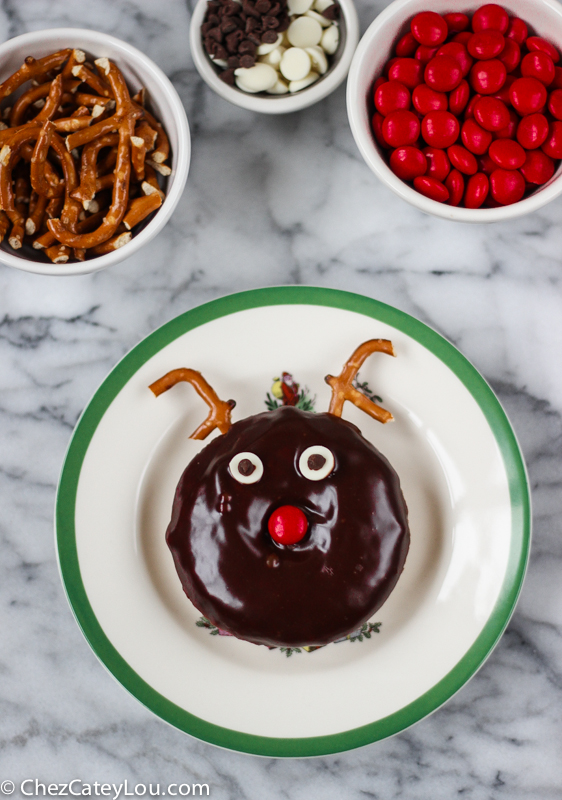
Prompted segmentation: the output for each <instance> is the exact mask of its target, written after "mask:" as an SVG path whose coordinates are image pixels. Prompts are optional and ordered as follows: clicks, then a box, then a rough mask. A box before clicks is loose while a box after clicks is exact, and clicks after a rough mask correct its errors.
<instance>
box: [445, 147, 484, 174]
mask: <svg viewBox="0 0 562 800" xmlns="http://www.w3.org/2000/svg"><path fill="white" fill-rule="evenodd" d="M447 155H448V156H449V161H450V162H451V164H452V165H453V167H455V169H457V170H458V171H459V172H462V173H463V175H474V173H475V172H477V171H478V162H477V161H476V159H475V158H474V156H473V155H472V153H471V152H470V151H468V150H467V149H466V148H465V147H462V146H461V145H460V144H453V145H451V147H449V148H448V149H447Z"/></svg>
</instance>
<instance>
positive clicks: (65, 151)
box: [0, 28, 191, 275]
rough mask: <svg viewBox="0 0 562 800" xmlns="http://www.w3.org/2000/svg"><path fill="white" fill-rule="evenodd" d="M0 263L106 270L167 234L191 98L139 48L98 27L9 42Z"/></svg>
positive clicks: (1, 55) (0, 61)
mask: <svg viewBox="0 0 562 800" xmlns="http://www.w3.org/2000/svg"><path fill="white" fill-rule="evenodd" d="M0 116H1V122H0V241H1V243H0V262H2V263H4V264H7V265H8V266H11V267H15V268H17V269H22V270H26V271H28V272H36V273H41V274H44V275H78V274H84V273H88V272H96V271H98V270H101V269H105V268H106V267H109V266H111V265H112V264H115V263H116V262H118V261H121V260H123V259H124V258H128V257H129V256H130V255H133V253H135V252H136V251H138V250H139V248H141V247H142V246H143V245H144V244H146V243H147V242H148V241H150V239H152V238H153V237H154V236H156V234H157V233H159V232H160V231H161V230H162V228H163V227H164V225H165V224H166V222H167V221H168V220H169V218H170V216H171V214H172V212H173V210H174V208H175V207H176V205H177V203H178V201H179V199H180V197H181V194H182V192H183V189H184V186H185V182H186V180H187V174H188V171H189V160H190V149H191V148H190V135H189V126H188V122H187V118H186V114H185V110H184V108H183V105H182V103H181V100H180V98H179V96H178V94H177V92H176V90H175V89H174V87H173V86H172V84H171V83H170V81H169V80H168V78H167V77H166V75H165V74H164V73H163V72H162V70H161V69H160V68H159V67H158V66H156V64H154V62H152V61H151V60H150V59H149V58H147V57H146V56H145V55H144V54H143V53H141V52H140V51H139V50H137V49H136V48H134V47H132V46H131V45H129V44H127V43H126V42H123V41H121V40H119V39H116V38H114V37H113V36H108V35H107V34H102V33H98V32H96V31H91V30H81V29H74V28H58V29H52V30H43V31H34V32H33V33H27V34H24V35H23V36H18V37H16V38H14V39H10V40H9V41H7V42H5V43H4V44H2V45H0Z"/></svg>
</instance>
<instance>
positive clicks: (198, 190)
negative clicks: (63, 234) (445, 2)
mask: <svg viewBox="0 0 562 800" xmlns="http://www.w3.org/2000/svg"><path fill="white" fill-rule="evenodd" d="M385 5H386V2H384V0H359V1H358V10H359V14H360V19H361V25H362V30H365V28H366V27H367V25H368V24H369V22H370V21H371V20H372V19H373V18H374V16H375V15H376V14H377V13H378V12H379V11H381V9H382V8H383V7H384V6H385ZM189 19H190V3H188V4H187V5H186V3H185V2H182V1H181V0H167V2H161V3H154V2H153V0H111V1H110V0H73V2H72V3H69V2H66V0H18V2H17V3H15V2H12V1H11V0H2V2H1V3H0V39H2V40H4V39H7V38H9V37H12V36H15V35H18V34H20V33H24V32H26V31H30V30H38V29H41V28H46V27H59V26H67V25H68V26H74V27H91V28H96V29H98V30H102V31H106V32H108V33H112V34H114V35H116V36H118V37H120V38H122V39H125V40H126V41H128V42H130V43H132V44H133V45H135V46H136V47H138V48H140V49H141V50H143V51H144V52H145V53H147V54H148V55H149V56H150V57H151V58H152V59H154V61H156V62H157V63H158V64H159V65H160V66H161V67H162V68H163V69H164V71H165V72H166V73H167V74H168V75H169V77H170V78H171V80H172V81H173V83H174V85H175V86H176V88H177V90H178V92H179V93H180V95H181V98H182V100H183V102H184V104H185V108H186V111H187V115H188V118H189V122H190V126H191V131H192V137H193V158H192V167H191V171H190V175H189V179H188V183H187V187H186V190H185V193H184V195H183V198H182V200H181V202H180V204H179V206H178V208H177V209H176V211H175V213H174V215H173V217H172V220H171V222H170V223H169V224H168V226H167V228H166V229H165V231H164V232H163V233H161V234H160V235H159V236H158V237H157V238H156V239H155V240H153V241H152V242H151V243H150V244H149V245H148V246H147V247H146V248H145V249H144V250H143V251H141V252H140V253H139V254H138V255H136V256H134V257H133V258H130V259H129V260H126V261H124V262H123V263H121V264H119V265H117V266H116V267H113V268H111V269H109V270H107V271H104V272H101V273H98V274H94V275H90V276H83V277H69V278H60V279H55V278H48V277H41V276H37V275H31V274H26V273H23V272H18V271H16V270H12V269H9V268H7V267H2V266H0V308H1V313H0V358H1V368H0V376H1V377H0V381H1V385H2V394H1V399H0V435H1V441H2V448H1V449H2V455H1V460H0V490H1V497H2V518H1V521H0V615H1V617H0V618H1V630H0V642H1V646H0V782H1V781H3V780H6V779H9V780H13V781H14V782H15V783H16V784H18V783H19V782H20V781H21V780H23V779H25V778H33V779H34V778H38V779H40V780H42V781H44V782H46V783H47V782H49V781H54V782H69V781H70V780H72V779H73V778H80V779H81V780H82V781H84V782H87V781H90V782H93V781H100V782H101V781H105V782H118V783H119V782H123V781H124V780H128V781H129V782H130V783H131V782H132V783H137V782H145V783H149V782H152V783H157V782H160V783H161V784H165V783H170V782H172V781H176V782H187V783H194V782H206V783H208V784H209V786H210V796H212V797H214V798H216V800H219V799H220V800H227V799H228V800H234V799H235V798H243V800H254V798H255V799H256V800H258V798H259V800H263V799H264V798H266V799H267V800H282V798H287V797H291V798H293V799H295V800H298V799H299V798H303V800H304V798H322V800H332V799H333V800H335V798H341V797H345V798H347V799H348V800H360V799H361V798H385V800H390V799H391V798H412V800H425V798H431V800H451V798H452V797H457V796H458V797H463V798H467V799H469V800H501V798H504V797H505V798H510V800H519V799H521V800H529V798H533V800H538V799H539V798H540V800H551V799H552V800H554V799H555V798H560V797H561V796H562V773H561V769H560V767H561V761H560V753H561V752H562V580H561V577H560V576H561V574H562V491H561V485H562V461H561V456H560V453H561V447H560V445H561V441H562V424H561V422H562V369H561V368H560V354H561V353H562V313H561V312H562V281H561V275H562V225H561V224H560V222H561V220H562V198H559V199H558V200H556V201H555V202H553V203H551V204H550V205H549V206H547V207H546V208H543V209H541V210H540V211H538V212H537V213H535V214H532V215H531V216H528V217H525V218H523V219H518V220H515V221H514V222H506V223H499V224H494V225H490V226H485V225H466V226H463V225H460V224H454V223H449V222H446V221H443V220H439V219H434V218H432V217H427V216H424V215H423V214H421V213H419V212H417V211H416V210H414V209H413V208H411V207H409V206H408V205H406V204H405V203H404V202H402V201H401V200H400V199H398V198H397V197H395V196H394V195H393V194H391V193H390V192H389V191H388V190H387V189H386V188H384V187H383V186H382V185H381V184H380V183H378V181H377V180H376V179H375V177H374V176H373V175H372V174H371V172H370V171H369V170H368V168H367V167H366V166H365V164H364V163H363V161H362V159H361V156H360V155H359V152H358V151H357V148H356V146H355V144H354V142H353V139H352V136H351V133H350V130H349V127H348V124H347V117H346V110H345V89H344V87H341V88H340V89H339V90H338V91H336V93H335V94H333V95H332V96H331V97H330V98H328V99H327V100H325V101H323V102H322V103H320V104H318V105H317V106H315V107H313V108H310V109H307V110H305V111H302V112H299V113H297V114H294V115H290V116H287V117H284V118H266V117H260V116H258V115H255V114H252V113H250V112H246V111H243V110H240V109H237V108H235V107H234V106H231V105H229V104H228V103H227V102H225V101H223V100H221V99H219V98H218V97H216V96H215V95H214V94H212V93H211V91H210V90H209V89H208V88H207V87H206V86H205V85H204V84H203V82H202V81H201V79H200V78H199V77H198V74H197V73H196V71H195V70H194V67H193V63H192V60H191V57H190V54H189V50H188V26H189ZM219 230H220V236H218V235H217V231H219ZM295 283H296V284H301V283H302V284H314V285H319V286H327V287H333V288H341V289H346V290H351V291H355V292H359V293H362V294H365V295H368V296H370V297H374V298H377V299H378V300H381V301H384V302H385V303H390V304H392V305H394V306H397V307H398V308H400V309H402V310H404V311H406V312H408V313H410V314H413V315H414V316H416V317H418V318H419V319H421V320H422V321H424V322H426V323H427V324H429V325H431V326H432V327H433V328H435V329H436V330H437V331H439V332H440V333H442V334H443V335H444V336H445V337H447V338H448V339H449V340H450V341H452V342H453V343H454V344H455V345H456V346H458V347H459V348H460V349H461V350H462V352H463V353H464V354H465V355H466V356H467V357H468V358H469V359H470V360H471V361H472V362H473V363H474V364H475V366H476V367H477V368H478V369H479V370H480V371H481V372H482V373H483V374H484V376H485V377H486V379H487V380H488V381H489V382H490V384H491V385H492V387H493V388H494V390H495V391H496V392H497V394H498V396H499V398H500V399H501V401H502V403H503V404H504V407H505V408H506V410H507V412H508V414H509V416H510V419H511V421H512V423H513V426H514V428H515V431H516V433H517V435H518V437H519V440H520V442H521V445H522V448H523V451H524V454H525V457H526V460H527V465H528V469H529V474H530V481H531V484H532V489H533V495H534V542H533V550H532V556H531V562H530V567H529V571H528V576H527V579H526V583H525V586H524V589H523V593H522V596H521V599H520V601H519V604H518V606H517V609H516V612H515V614H514V616H513V618H512V620H511V622H510V624H509V627H508V629H507V631H506V633H505V635H504V636H503V638H502V639H501V641H500V642H499V644H498V646H497V648H496V649H495V650H494V652H493V653H492V655H491V657H490V658H489V660H488V661H487V662H486V664H485V665H484V666H483V668H482V669H481V670H480V672H479V673H478V674H477V675H476V676H475V677H474V678H473V680H472V681H470V682H469V683H468V684H467V685H466V686H465V687H464V688H463V689H462V690H461V691H460V692H459V693H458V694H457V695H456V696H455V697H453V699H452V700H450V701H449V702H448V703H447V704H446V705H445V706H444V707H443V708H441V709H440V710H438V711H437V712H436V713H435V714H433V715H432V716H431V717H429V718H427V719H425V720H423V721H422V722H420V723H418V724H417V725H415V726H414V727H413V728H411V729H409V730H408V731H406V732H404V733H402V734H400V735H398V736H396V737H394V738H392V739H389V740H386V741H383V742H380V743H378V744H374V745H371V746H368V747H365V748H362V749H360V750H357V751H353V752H349V753H345V754H341V755H338V756H332V757H324V758H317V759H310V760H275V759H260V758H257V757H251V756H245V755H241V754H237V753H232V752H227V751H223V750H219V749H216V748H214V747H212V746H211V745H207V744H205V743H203V742H199V741H197V740H195V739H192V738H190V737H188V736H186V735H184V734H182V733H180V732H178V731H177V730H175V729H173V728H171V727H168V726H167V725H166V724H165V723H164V722H162V721H160V720H159V719H158V718H156V717H154V716H153V715H152V714H151V713H150V712H149V711H147V710H146V709H145V708H143V707H142V706H141V705H140V704H139V703H138V702H137V701H136V700H135V699H133V698H132V697H130V696H129V695H128V694H127V693H126V692H125V691H124V690H123V689H122V688H121V686H119V685H118V684H117V683H116V682H115V681H114V680H113V678H112V677H111V676H110V675H109V674H108V673H107V672H106V671H105V670H104V669H103V668H102V667H101V665H100V663H99V662H98V661H97V659H96V657H95V656H94V654H93V653H92V651H91V650H90V648H89V647H88V645H87V644H86V642H85V640H84V639H83V637H82V634H81V633H80V631H79V629H78V627H77V625H76V623H75V621H74V618H73V616H72V613H71V612H70V610H69V607H68V604H67V601H66V598H65V594H64V591H63V589H62V587H61V583H60V579H59V574H58V569H57V562H56V556H55V550H54V546H53V522H52V518H53V506H54V498H55V490H56V485H57V480H58V476H59V471H60V468H61V464H62V460H63V457H64V453H65V450H66V447H67V445H68V441H69V438H70V435H71V432H72V429H73V427H74V425H75V423H76V421H77V418H78V416H79V414H80V412H81V411H82V409H83V408H84V406H85V405H86V403H87V402H88V399H89V398H90V396H91V395H92V393H93V392H94V391H95V389H96V388H97V386H98V384H99V383H100V382H101V380H102V379H103V378H104V377H105V375H106V374H107V372H108V371H109V370H110V369H111V368H112V367H113V366H114V364H115V363H116V362H117V361H118V360H119V359H120V357H121V356H122V355H123V354H124V353H126V352H127V351H128V350H129V349H130V348H131V347H132V346H133V345H135V344H136V343H137V342H139V341H140V339H141V338H143V337H144V336H146V335H147V334H148V333H150V332H151V331H153V330H154V329H155V328H156V327H158V326H159V325H161V324H162V323H164V322H166V321H167V320H169V319H171V318H172V317H174V316H175V315H177V314H179V313H181V312H183V311H185V310H187V309H189V308H192V307H194V306H196V305H198V304H200V303H202V302H204V301H207V300H210V299H213V298H216V297H220V296H221V295H223V294H226V293H229V292H233V291H237V290H242V289H248V288H254V287H261V286H269V285H275V284H295ZM14 796H19V794H18V791H17V790H16V793H15V795H14Z"/></svg>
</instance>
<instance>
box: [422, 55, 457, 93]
mask: <svg viewBox="0 0 562 800" xmlns="http://www.w3.org/2000/svg"><path fill="white" fill-rule="evenodd" d="M424 79H425V82H426V83H427V85H428V86H431V88H432V89H435V90H436V91H437V92H450V91H451V90H452V89H455V88H456V87H457V86H458V85H459V83H460V82H461V81H462V70H461V68H460V66H459V63H458V61H456V59H454V58H451V56H435V58H432V59H431V61H430V62H429V63H428V64H427V66H426V68H425V72H424Z"/></svg>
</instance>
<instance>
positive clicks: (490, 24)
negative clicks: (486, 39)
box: [472, 3, 509, 33]
mask: <svg viewBox="0 0 562 800" xmlns="http://www.w3.org/2000/svg"><path fill="white" fill-rule="evenodd" d="M508 27H509V17H508V15H507V11H506V10H505V9H504V8H502V7H501V6H498V5H496V3H488V4H487V5H485V6H480V8H479V9H478V10H477V11H475V12H474V14H473V16H472V30H473V31H474V32H475V33H478V31H485V30H488V29H489V28H492V30H495V31H499V32H500V33H505V32H506V31H507V29H508Z"/></svg>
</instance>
